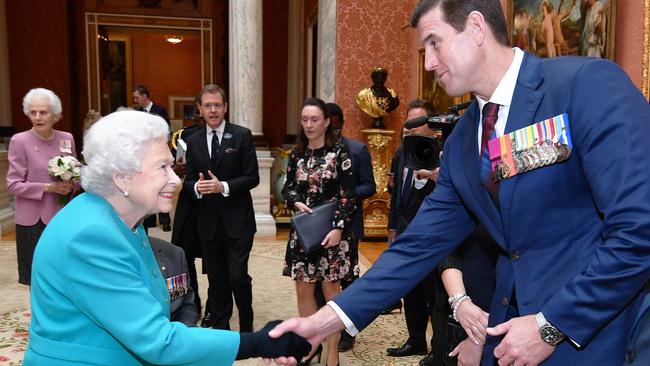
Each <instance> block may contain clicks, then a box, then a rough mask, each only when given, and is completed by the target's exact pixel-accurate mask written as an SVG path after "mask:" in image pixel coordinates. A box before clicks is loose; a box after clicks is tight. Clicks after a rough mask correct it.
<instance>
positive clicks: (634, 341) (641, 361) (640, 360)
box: [624, 292, 650, 366]
mask: <svg viewBox="0 0 650 366" xmlns="http://www.w3.org/2000/svg"><path fill="white" fill-rule="evenodd" d="M624 364H625V365H627V366H642V365H643V366H647V365H650V292H646V294H645V297H644V300H643V304H642V305H641V310H640V311H639V314H638V315H637V318H636V321H635V322H634V325H633V326H632V332H630V341H629V345H628V350H627V353H626V354H625V363H624Z"/></svg>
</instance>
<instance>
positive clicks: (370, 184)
mask: <svg viewBox="0 0 650 366" xmlns="http://www.w3.org/2000/svg"><path fill="white" fill-rule="evenodd" d="M341 141H342V142H343V144H344V145H345V146H346V147H347V148H348V151H350V156H351V157H352V170H353V174H354V179H355V180H356V182H357V183H356V186H355V187H354V195H355V196H356V198H357V209H356V210H355V211H354V214H353V215H352V232H353V233H354V235H355V236H356V237H357V238H362V237H363V200H365V199H367V198H370V197H372V195H374V194H375V192H376V190H377V186H376V185H375V175H374V174H373V172H372V161H371V159H370V153H369V152H368V148H367V147H366V145H365V144H363V143H361V142H359V141H357V140H353V139H348V138H345V137H343V138H342V139H341Z"/></svg>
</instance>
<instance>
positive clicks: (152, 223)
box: [142, 212, 172, 228]
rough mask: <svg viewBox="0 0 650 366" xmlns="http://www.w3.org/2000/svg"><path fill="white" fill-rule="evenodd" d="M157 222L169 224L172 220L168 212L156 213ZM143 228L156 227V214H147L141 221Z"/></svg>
mask: <svg viewBox="0 0 650 366" xmlns="http://www.w3.org/2000/svg"><path fill="white" fill-rule="evenodd" d="M158 222H159V223H160V225H165V224H167V225H168V224H170V223H171V222H172V219H171V217H170V216H169V212H160V213H158ZM142 224H143V225H144V227H145V228H150V227H156V215H149V216H147V217H146V218H145V219H144V221H143V222H142Z"/></svg>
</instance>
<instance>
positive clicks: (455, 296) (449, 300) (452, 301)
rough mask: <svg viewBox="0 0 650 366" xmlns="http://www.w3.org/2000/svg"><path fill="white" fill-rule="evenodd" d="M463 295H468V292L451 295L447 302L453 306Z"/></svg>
mask: <svg viewBox="0 0 650 366" xmlns="http://www.w3.org/2000/svg"><path fill="white" fill-rule="evenodd" d="M463 296H467V294H455V295H451V296H449V299H447V303H449V306H453V305H454V302H455V301H456V300H458V299H460V298H461V297H463Z"/></svg>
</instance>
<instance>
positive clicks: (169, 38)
mask: <svg viewBox="0 0 650 366" xmlns="http://www.w3.org/2000/svg"><path fill="white" fill-rule="evenodd" d="M165 40H166V41H167V42H169V43H171V44H179V43H181V42H183V36H176V35H171V36H165Z"/></svg>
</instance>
